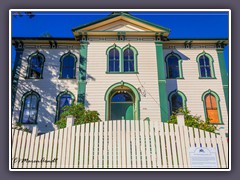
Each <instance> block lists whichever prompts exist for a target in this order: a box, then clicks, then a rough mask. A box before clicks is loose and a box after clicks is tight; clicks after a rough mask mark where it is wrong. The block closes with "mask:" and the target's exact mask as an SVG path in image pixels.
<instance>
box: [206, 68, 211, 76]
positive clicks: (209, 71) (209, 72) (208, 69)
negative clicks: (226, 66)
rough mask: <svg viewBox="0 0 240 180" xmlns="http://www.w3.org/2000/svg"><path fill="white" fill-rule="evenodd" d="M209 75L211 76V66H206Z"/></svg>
mask: <svg viewBox="0 0 240 180" xmlns="http://www.w3.org/2000/svg"><path fill="white" fill-rule="evenodd" d="M206 72H207V77H211V70H210V67H206Z"/></svg>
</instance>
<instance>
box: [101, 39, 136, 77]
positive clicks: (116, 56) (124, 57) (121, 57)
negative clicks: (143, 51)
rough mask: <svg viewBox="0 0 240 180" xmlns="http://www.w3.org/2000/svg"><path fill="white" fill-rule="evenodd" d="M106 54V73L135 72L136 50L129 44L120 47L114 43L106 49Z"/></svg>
mask: <svg viewBox="0 0 240 180" xmlns="http://www.w3.org/2000/svg"><path fill="white" fill-rule="evenodd" d="M106 54H107V72H106V73H137V55H138V52H137V50H136V49H135V48H134V47H133V46H131V45H130V44H128V45H126V46H125V47H123V48H122V49H121V48H120V47H118V46H116V44H114V45H112V46H110V47H109V48H108V49H107V51H106Z"/></svg>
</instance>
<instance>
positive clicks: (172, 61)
mask: <svg viewBox="0 0 240 180" xmlns="http://www.w3.org/2000/svg"><path fill="white" fill-rule="evenodd" d="M167 62H168V74H169V78H177V77H179V67H178V58H177V57H176V56H170V57H169V58H168V60H167Z"/></svg>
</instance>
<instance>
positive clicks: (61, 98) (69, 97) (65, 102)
mask: <svg viewBox="0 0 240 180" xmlns="http://www.w3.org/2000/svg"><path fill="white" fill-rule="evenodd" d="M74 100H75V97H74V95H73V94H72V93H71V92H70V91H64V92H61V93H59V95H58V96H57V114H56V120H59V119H60V115H61V113H62V112H63V108H64V107H65V106H71V105H72V103H73V102H74Z"/></svg>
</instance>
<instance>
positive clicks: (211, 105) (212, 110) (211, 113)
mask: <svg viewBox="0 0 240 180" xmlns="http://www.w3.org/2000/svg"><path fill="white" fill-rule="evenodd" d="M205 103H206V111H207V117H208V118H209V119H210V123H219V117H218V109H217V102H216V98H215V97H214V96H213V95H212V94H208V95H206V97H205Z"/></svg>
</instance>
